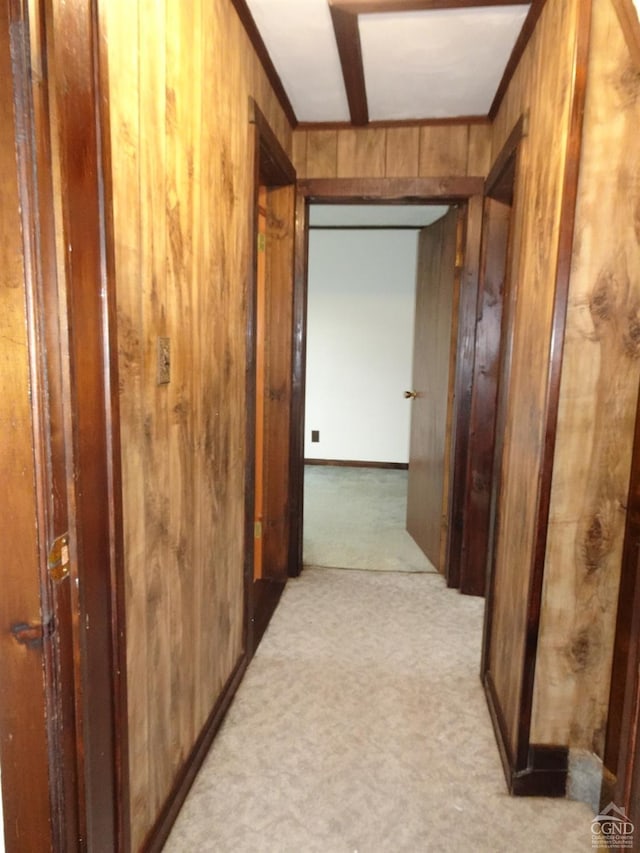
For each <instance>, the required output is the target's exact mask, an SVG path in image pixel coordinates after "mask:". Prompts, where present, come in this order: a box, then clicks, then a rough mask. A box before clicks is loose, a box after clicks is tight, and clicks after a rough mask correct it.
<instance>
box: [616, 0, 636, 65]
mask: <svg viewBox="0 0 640 853" xmlns="http://www.w3.org/2000/svg"><path fill="white" fill-rule="evenodd" d="M611 2H612V3H613V8H614V9H615V10H616V15H617V16H618V20H619V21H620V28H621V29H622V34H623V35H624V40H625V41H626V43H627V47H628V48H629V53H630V54H631V58H632V59H633V61H634V62H635V64H636V69H639V70H640V19H639V18H638V11H637V9H636V7H635V6H634V5H633V0H611Z"/></svg>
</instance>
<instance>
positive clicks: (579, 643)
mask: <svg viewBox="0 0 640 853" xmlns="http://www.w3.org/2000/svg"><path fill="white" fill-rule="evenodd" d="M569 659H570V661H571V668H572V670H573V671H574V672H584V670H585V669H587V667H588V666H589V664H590V663H591V662H592V647H591V634H590V633H589V631H588V630H587V629H586V628H582V629H581V630H580V631H579V632H578V633H577V634H576V635H575V637H574V638H573V641H572V642H571V645H570V646H569Z"/></svg>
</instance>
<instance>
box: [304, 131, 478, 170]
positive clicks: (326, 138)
mask: <svg viewBox="0 0 640 853" xmlns="http://www.w3.org/2000/svg"><path fill="white" fill-rule="evenodd" d="M490 155H491V127H490V125H489V124H445V125H427V126H424V127H381V128H359V129H352V128H344V129H342V128H340V129H335V130H296V131H295V132H294V134H293V165H294V166H295V168H296V171H297V173H298V177H299V178H415V177H432V176H451V175H456V176H461V175H486V174H487V172H488V170H489V165H490Z"/></svg>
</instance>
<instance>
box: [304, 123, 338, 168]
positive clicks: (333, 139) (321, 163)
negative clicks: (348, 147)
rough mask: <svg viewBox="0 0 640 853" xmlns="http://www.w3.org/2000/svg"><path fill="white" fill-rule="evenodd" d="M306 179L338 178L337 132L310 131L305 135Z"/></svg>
mask: <svg viewBox="0 0 640 853" xmlns="http://www.w3.org/2000/svg"><path fill="white" fill-rule="evenodd" d="M304 176H305V177H306V178H336V177H337V176H338V131H337V130H310V131H309V132H308V133H307V159H306V173H305V175H304Z"/></svg>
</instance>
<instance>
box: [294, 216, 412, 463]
mask: <svg viewBox="0 0 640 853" xmlns="http://www.w3.org/2000/svg"><path fill="white" fill-rule="evenodd" d="M417 234H418V232H417V231H401V230H396V231H390V230H384V231H383V230H369V231H364V230H362V231H361V230H346V231H345V230H339V231H334V230H313V229H312V230H311V231H310V233H309V302H308V313H307V323H308V326H307V386H306V416H305V456H306V457H307V458H313V459H343V460H344V459H349V460H356V461H361V462H363V461H371V462H407V461H408V458H409V416H410V412H411V407H410V402H409V401H407V400H405V399H404V396H403V394H404V391H405V390H406V389H408V388H410V387H411V369H412V349H413V318H414V312H415V277H416V258H417V240H418V237H417ZM314 429H317V430H319V431H320V442H319V443H313V444H312V443H311V430H314Z"/></svg>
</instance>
